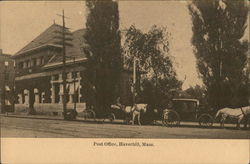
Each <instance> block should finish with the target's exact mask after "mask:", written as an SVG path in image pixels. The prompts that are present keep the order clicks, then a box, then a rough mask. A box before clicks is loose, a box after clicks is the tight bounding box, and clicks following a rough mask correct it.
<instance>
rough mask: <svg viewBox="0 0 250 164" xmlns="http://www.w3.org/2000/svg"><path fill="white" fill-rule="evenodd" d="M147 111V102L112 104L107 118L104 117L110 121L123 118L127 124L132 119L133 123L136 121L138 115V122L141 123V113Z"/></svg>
mask: <svg viewBox="0 0 250 164" xmlns="http://www.w3.org/2000/svg"><path fill="white" fill-rule="evenodd" d="M146 111H147V104H135V105H134V106H125V105H119V106H118V105H116V104H115V105H111V106H110V109H108V111H107V116H106V118H104V119H103V122H104V121H105V120H106V119H108V120H109V121H110V122H113V121H114V120H115V119H117V118H118V119H122V120H124V122H125V123H126V124H129V123H130V121H131V120H132V124H134V123H135V119H136V117H137V122H138V124H139V125H140V124H141V121H140V120H141V117H140V116H141V114H142V113H145V112H146Z"/></svg>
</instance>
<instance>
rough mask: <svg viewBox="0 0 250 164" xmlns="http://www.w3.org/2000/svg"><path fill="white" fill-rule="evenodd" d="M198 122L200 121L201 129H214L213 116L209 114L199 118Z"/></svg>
mask: <svg viewBox="0 0 250 164" xmlns="http://www.w3.org/2000/svg"><path fill="white" fill-rule="evenodd" d="M198 121H199V125H200V126H201V127H206V128H207V127H212V126H213V122H214V120H213V118H212V116H210V115H209V114H202V115H201V116H200V117H199V118H198Z"/></svg>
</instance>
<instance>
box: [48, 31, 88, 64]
mask: <svg viewBox="0 0 250 164" xmlns="http://www.w3.org/2000/svg"><path fill="white" fill-rule="evenodd" d="M84 33H85V29H79V30H76V31H74V32H72V39H73V40H72V41H71V44H72V46H66V56H67V57H66V60H72V59H73V57H75V58H76V59H79V58H86V55H85V53H84V51H83V49H82V48H83V47H86V43H85V41H84V37H83V35H84ZM55 62H56V63H57V62H62V56H56V57H54V58H53V59H51V60H50V61H49V63H48V64H50V63H55Z"/></svg>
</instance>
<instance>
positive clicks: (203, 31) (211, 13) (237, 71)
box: [188, 0, 248, 109]
mask: <svg viewBox="0 0 250 164" xmlns="http://www.w3.org/2000/svg"><path fill="white" fill-rule="evenodd" d="M188 7H189V11H190V14H191V17H192V22H193V28H192V29H193V33H194V34H193V38H192V43H193V45H194V47H195V49H194V53H195V55H196V58H197V68H198V70H199V72H200V76H201V78H202V79H203V83H204V84H205V86H206V90H207V96H208V101H209V103H210V104H211V105H212V106H213V107H214V108H217V109H218V108H222V107H225V106H231V107H236V106H241V105H242V104H244V102H245V101H246V98H247V97H246V95H244V94H242V92H241V91H240V90H241V88H242V87H244V85H246V83H244V79H245V78H244V76H245V75H244V73H243V69H244V67H245V66H246V58H247V53H246V52H247V47H248V45H247V41H242V37H243V36H244V32H245V29H246V27H247V24H246V21H247V16H248V7H247V6H246V1H244V0H242V1H239V0H236V1H235V0H210V1H207V0H199V1H198V0H193V1H192V3H190V4H189V6H188Z"/></svg>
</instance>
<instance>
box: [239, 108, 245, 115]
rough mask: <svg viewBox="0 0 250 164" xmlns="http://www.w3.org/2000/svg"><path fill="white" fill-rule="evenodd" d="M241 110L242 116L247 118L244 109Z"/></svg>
mask: <svg viewBox="0 0 250 164" xmlns="http://www.w3.org/2000/svg"><path fill="white" fill-rule="evenodd" d="M240 110H241V112H242V114H243V115H244V117H246V114H245V113H244V111H243V109H242V107H240Z"/></svg>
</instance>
